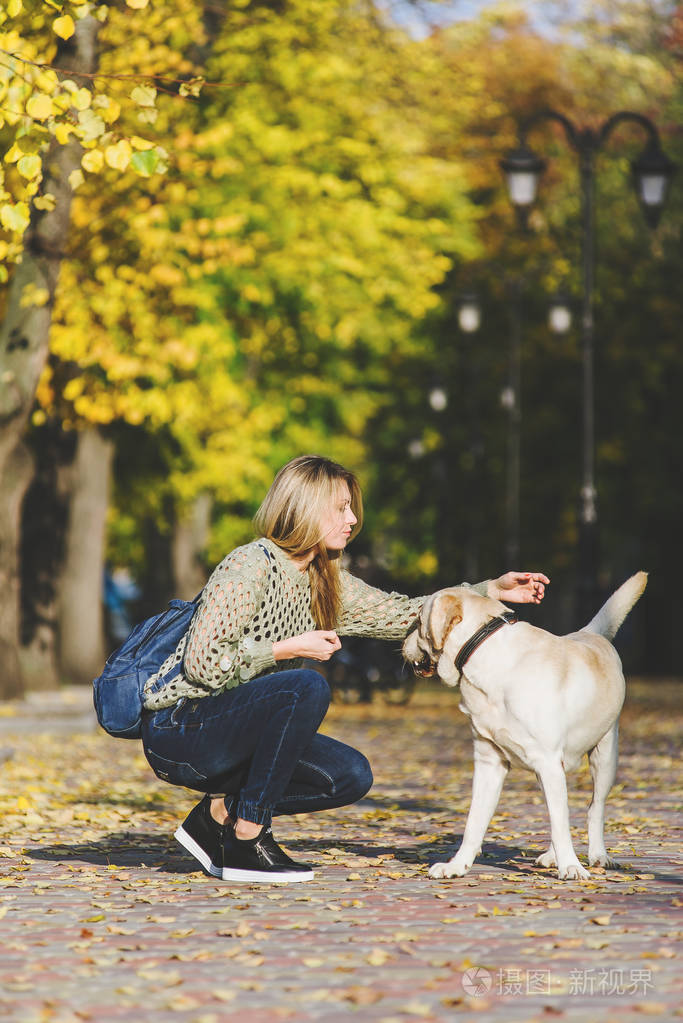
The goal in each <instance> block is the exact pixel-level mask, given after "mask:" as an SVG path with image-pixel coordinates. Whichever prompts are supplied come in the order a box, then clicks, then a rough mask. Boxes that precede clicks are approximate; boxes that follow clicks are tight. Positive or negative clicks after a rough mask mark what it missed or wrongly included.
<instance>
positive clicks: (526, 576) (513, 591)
mask: <svg viewBox="0 0 683 1023" xmlns="http://www.w3.org/2000/svg"><path fill="white" fill-rule="evenodd" d="M549 582H550V579H548V576H547V575H543V573H542V572H506V573H505V575H501V577H500V578H499V579H492V580H491V582H490V583H489V597H493V598H494V599H495V600H509V601H510V603H511V604H540V603H541V601H542V600H543V597H544V596H545V588H546V585H547V584H548V583H549Z"/></svg>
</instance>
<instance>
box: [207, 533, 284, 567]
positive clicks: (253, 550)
mask: <svg viewBox="0 0 683 1023" xmlns="http://www.w3.org/2000/svg"><path fill="white" fill-rule="evenodd" d="M270 558H271V552H270V550H269V541H268V540H264V539H260V540H250V541H249V543H244V544H241V545H240V546H239V547H234V548H233V550H231V551H230V553H229V554H226V555H225V557H224V558H223V560H222V561H221V562H220V563H219V564H218V565H217V566H216V568H215V571H216V572H218V571H222V572H226V571H230V572H243V573H246V574H249V573H250V572H252V571H259V570H261V569H263V568H264V567H265V566H267V565H268V562H269V561H270Z"/></svg>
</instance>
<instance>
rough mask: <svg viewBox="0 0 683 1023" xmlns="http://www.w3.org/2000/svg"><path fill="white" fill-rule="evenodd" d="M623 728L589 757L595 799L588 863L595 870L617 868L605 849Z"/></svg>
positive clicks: (605, 737)
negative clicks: (609, 799) (609, 801)
mask: <svg viewBox="0 0 683 1023" xmlns="http://www.w3.org/2000/svg"><path fill="white" fill-rule="evenodd" d="M618 739H619V725H618V723H617V722H615V723H614V725H613V726H612V728H610V730H609V732H607V733H606V734H605V735H603V737H602V739H601V740H600V742H599V743H598V744H597V746H594V747H593V749H592V750H591V751H590V753H589V754H588V762H589V764H590V769H591V776H592V778H593V798H592V800H591V805H590V806H589V807H588V862H589V863H590V865H591V867H595V866H599V867H617V866H618V863H616V862H615V861H614V860H613V859H611V858H610V856H608V855H607V850H606V848H605V835H604V827H605V800H606V799H607V796H608V795H609V792H610V789H611V788H612V785H613V784H614V778H615V776H616V773H617V760H618V749H619V747H618Z"/></svg>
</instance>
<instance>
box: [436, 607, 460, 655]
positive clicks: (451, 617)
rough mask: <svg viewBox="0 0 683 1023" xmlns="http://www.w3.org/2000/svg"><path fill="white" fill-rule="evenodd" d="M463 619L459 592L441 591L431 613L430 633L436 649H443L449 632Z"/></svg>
mask: <svg viewBox="0 0 683 1023" xmlns="http://www.w3.org/2000/svg"><path fill="white" fill-rule="evenodd" d="M461 621H462V601H461V599H460V597H459V596H457V594H455V593H441V594H439V595H438V596H437V597H435V598H434V602H433V603H432V607H431V610H430V614H429V634H430V636H431V640H432V643H433V645H434V649H435V650H443V648H444V644H445V642H446V637H447V636H448V633H449V632H450V631H451V629H452V628H453V626H454V625H457V624H458V623H459V622H461Z"/></svg>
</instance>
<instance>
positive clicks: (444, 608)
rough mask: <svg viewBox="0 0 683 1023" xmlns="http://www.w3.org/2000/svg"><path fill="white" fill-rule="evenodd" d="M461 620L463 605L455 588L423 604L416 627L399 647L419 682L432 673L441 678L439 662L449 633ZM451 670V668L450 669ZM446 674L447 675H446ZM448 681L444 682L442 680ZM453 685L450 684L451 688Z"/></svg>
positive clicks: (434, 596) (442, 592)
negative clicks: (417, 676)
mask: <svg viewBox="0 0 683 1023" xmlns="http://www.w3.org/2000/svg"><path fill="white" fill-rule="evenodd" d="M462 619H463V601H462V595H461V593H460V592H459V590H458V588H457V587H456V588H454V589H450V590H440V591H439V592H438V593H435V594H434V595H433V596H431V597H428V598H427V600H426V601H425V603H424V605H423V608H422V613H421V614H420V618H419V619H418V622H417V627H416V628H415V629H413V631H412V632H410V633H409V634H408V636H407V637H406V639H405V642H404V644H403V656H404V658H405V659H406V660H407V661H409V662H410V664H411V666H412V669H413V671H414V672H415V674H416V675H419V676H420V677H421V678H430V677H431V676H432V675H434V674H435V673H438V674H439V675H440V677H442V678H443V677H444V676H443V675H442V673H441V670H440V661H441V657H442V654H443V652H444V647H445V646H446V642H447V640H448V637H449V635H450V633H451V630H452V629H453V628H455V626H456V625H458V624H459V623H460V622H461V621H462ZM451 667H452V665H451ZM446 674H449V675H450V674H451V673H449V672H446ZM444 681H448V679H444ZM453 684H455V683H453V682H451V685H453Z"/></svg>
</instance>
